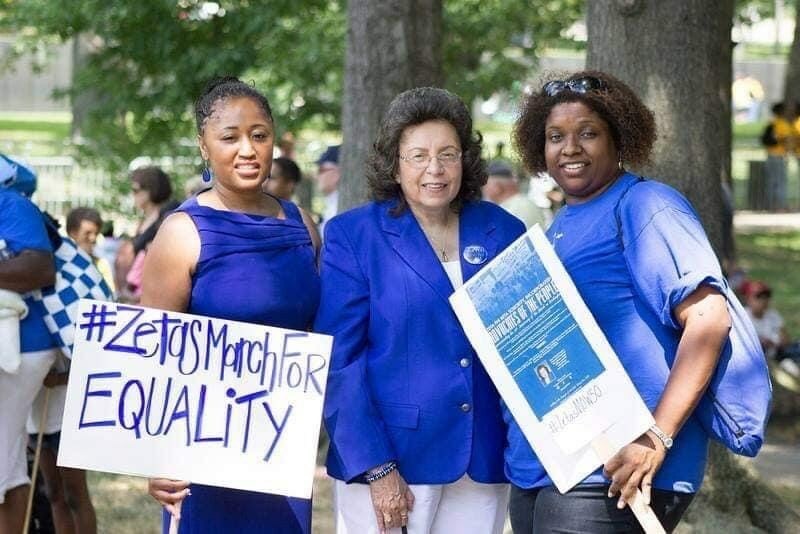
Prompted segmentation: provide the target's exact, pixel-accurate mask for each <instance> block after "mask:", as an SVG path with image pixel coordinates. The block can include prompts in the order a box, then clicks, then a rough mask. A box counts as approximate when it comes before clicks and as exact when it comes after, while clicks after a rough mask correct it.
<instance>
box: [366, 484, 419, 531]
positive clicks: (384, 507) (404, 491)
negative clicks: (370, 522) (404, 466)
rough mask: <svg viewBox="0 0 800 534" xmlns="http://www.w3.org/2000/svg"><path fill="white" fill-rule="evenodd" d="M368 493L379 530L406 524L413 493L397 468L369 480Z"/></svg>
mask: <svg viewBox="0 0 800 534" xmlns="http://www.w3.org/2000/svg"><path fill="white" fill-rule="evenodd" d="M369 493H370V496H371V497H372V507H373V509H374V510H375V519H376V520H377V521H378V531H379V532H381V533H384V532H386V531H387V530H389V529H390V528H399V527H404V526H406V525H408V512H410V511H411V510H412V509H413V508H414V494H413V493H412V492H411V489H410V488H409V487H408V484H406V481H405V480H403V477H401V476H400V472H399V471H398V470H396V469H395V470H394V471H392V472H391V473H389V474H388V475H386V476H385V477H383V478H380V479H378V480H376V481H374V482H370V484H369Z"/></svg>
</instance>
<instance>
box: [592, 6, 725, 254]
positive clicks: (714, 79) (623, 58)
mask: <svg viewBox="0 0 800 534" xmlns="http://www.w3.org/2000/svg"><path fill="white" fill-rule="evenodd" d="M732 20H733V2H732V1H731V0H723V1H720V2H706V1H704V0H663V1H660V2H646V1H644V0H613V1H610V2H597V1H595V2H589V3H588V12H587V26H588V37H589V45H588V52H587V60H586V61H587V66H589V67H592V68H597V69H600V70H605V71H608V72H610V73H612V74H614V75H616V76H618V77H619V78H621V79H622V80H624V81H625V82H627V83H628V84H629V85H631V87H633V88H634V90H635V91H636V92H637V93H638V94H639V95H641V97H642V98H643V99H644V101H645V102H646V103H647V105H648V106H649V107H650V108H651V109H652V110H653V112H654V113H655V115H656V122H657V124H658V141H657V143H656V146H655V150H654V154H653V164H652V166H651V167H650V168H647V169H635V170H636V171H639V172H644V173H648V174H651V175H653V176H656V177H658V178H659V179H661V180H664V181H665V182H667V183H669V184H671V185H673V186H674V187H676V188H677V189H679V190H681V191H682V192H683V193H684V194H686V196H687V197H688V198H689V200H690V201H691V202H692V203H693V204H694V206H695V208H696V209H697V210H698V212H699V213H700V216H701V218H702V219H703V223H704V224H705V227H706V231H707V232H708V235H709V237H710V238H711V241H712V243H713V244H714V246H715V248H717V250H718V249H719V245H720V243H721V236H722V226H721V217H720V214H721V213H722V199H721V191H720V182H721V181H722V180H725V181H728V179H729V175H730V158H731V151H730V143H731V125H730V85H731V67H730V65H731V61H732V58H731V42H730V32H731V24H732ZM623 157H624V155H623Z"/></svg>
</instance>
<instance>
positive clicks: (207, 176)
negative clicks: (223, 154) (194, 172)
mask: <svg viewBox="0 0 800 534" xmlns="http://www.w3.org/2000/svg"><path fill="white" fill-rule="evenodd" d="M205 163H206V166H205V167H204V168H203V174H202V176H203V181H204V182H205V183H209V182H210V181H211V180H213V179H214V172H213V171H212V170H211V167H210V166H209V165H208V161H206V162H205Z"/></svg>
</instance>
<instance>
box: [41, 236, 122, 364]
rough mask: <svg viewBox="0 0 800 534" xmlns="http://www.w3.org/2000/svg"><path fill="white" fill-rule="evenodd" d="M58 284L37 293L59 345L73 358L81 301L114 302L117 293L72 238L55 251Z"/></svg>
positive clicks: (46, 323)
mask: <svg viewBox="0 0 800 534" xmlns="http://www.w3.org/2000/svg"><path fill="white" fill-rule="evenodd" d="M54 257H55V264H56V283H55V285H53V286H50V287H46V288H42V290H41V291H38V292H36V293H34V299H36V301H37V303H39V304H41V306H42V308H43V310H44V323H45V326H46V327H47V329H48V331H49V332H50V334H51V335H52V336H53V340H54V341H55V343H56V345H57V346H58V347H59V348H61V351H62V352H63V353H64V355H65V356H66V357H67V358H72V346H73V344H74V342H75V326H74V323H75V321H76V320H77V315H78V303H79V300H80V299H84V298H86V299H94V300H112V298H113V296H114V295H113V293H112V291H111V288H110V287H108V284H106V281H105V280H104V279H103V275H102V274H100V271H98V270H97V267H95V266H94V263H93V262H92V258H91V257H90V256H89V255H88V254H87V253H86V252H84V251H83V250H81V249H80V247H78V246H77V245H76V244H75V242H74V241H73V240H72V239H70V238H69V237H63V236H62V237H61V245H59V246H58V248H57V249H56V251H55V252H54Z"/></svg>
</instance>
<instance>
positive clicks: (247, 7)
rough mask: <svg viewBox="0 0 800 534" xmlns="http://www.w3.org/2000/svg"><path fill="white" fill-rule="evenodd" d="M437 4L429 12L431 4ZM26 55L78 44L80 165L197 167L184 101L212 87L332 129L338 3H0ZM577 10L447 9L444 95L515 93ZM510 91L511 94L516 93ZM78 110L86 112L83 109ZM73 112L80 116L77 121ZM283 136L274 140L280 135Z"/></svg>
mask: <svg viewBox="0 0 800 534" xmlns="http://www.w3.org/2000/svg"><path fill="white" fill-rule="evenodd" d="M433 1H436V0H433ZM0 5H3V7H4V9H3V10H2V13H3V14H0V29H5V30H6V31H9V30H10V31H16V32H17V33H18V35H20V36H21V39H22V41H21V42H22V43H23V44H24V45H25V47H24V48H26V49H29V48H30V47H35V46H41V45H42V44H43V43H47V42H51V41H52V40H53V39H58V40H67V39H70V38H74V37H78V36H79V37H80V38H81V42H82V43H83V50H84V51H85V52H86V53H85V54H84V55H82V56H81V57H82V60H81V62H80V63H79V64H78V65H77V66H76V67H77V68H76V69H75V74H74V80H73V84H72V86H71V87H69V88H65V90H64V91H63V95H62V96H67V97H71V98H73V103H74V104H73V105H74V107H77V106H78V105H79V104H80V103H81V102H84V103H88V105H86V106H85V107H86V110H87V113H86V114H85V116H84V115H83V114H81V116H82V117H84V118H83V119H82V120H81V123H80V131H81V134H82V143H81V144H80V145H79V151H80V154H82V155H83V156H86V157H88V158H89V159H91V160H93V163H94V164H95V165H99V166H103V167H108V168H124V167H125V166H126V165H127V162H128V161H130V160H131V159H132V158H134V157H136V156H139V155H143V154H146V155H150V156H160V155H194V154H195V148H194V146H195V144H194V140H193V137H194V124H193V117H192V111H191V101H192V100H193V99H194V98H195V97H196V95H198V94H199V93H200V91H201V90H202V87H203V85H204V84H205V82H206V81H207V80H208V79H209V78H211V77H213V76H215V75H223V74H225V75H235V76H239V77H241V78H243V79H245V80H253V81H254V82H255V83H256V84H257V85H258V87H260V88H262V89H265V91H266V93H267V96H268V97H269V98H270V101H271V103H272V105H273V110H274V112H275V115H276V121H277V124H278V127H279V130H281V131H283V130H296V129H298V128H300V127H308V126H311V127H314V128H318V129H322V130H328V129H335V128H338V126H339V119H340V109H341V95H342V80H343V66H344V47H345V36H346V8H345V2H344V1H343V0H303V1H302V2H299V1H297V0H270V1H269V2H259V1H255V0H218V1H217V2H204V1H200V0H149V1H148V2H129V1H127V0H73V1H71V2H69V7H68V8H66V7H65V6H64V5H63V4H62V3H60V2H52V1H51V0H0ZM582 5H583V2H581V1H580V0H550V1H542V2H535V3H531V2H528V1H526V0H447V1H445V2H444V8H443V9H444V13H443V19H444V20H443V27H444V32H443V43H442V49H443V56H444V57H443V61H444V65H443V67H444V72H445V76H446V85H447V87H448V88H450V89H451V90H453V91H455V92H457V93H458V94H459V95H461V96H462V97H463V98H464V99H465V100H466V101H468V102H469V101H471V100H472V99H474V98H475V97H477V96H482V97H488V96H489V95H491V94H492V93H494V92H497V91H509V90H514V88H515V86H516V85H519V84H518V83H517V82H519V81H522V80H524V78H525V76H526V75H527V74H528V73H529V72H530V68H531V66H532V65H533V64H534V58H535V56H534V53H535V50H536V49H537V47H541V46H542V45H543V44H545V43H547V42H553V41H555V40H557V39H559V36H560V34H561V32H562V31H563V29H564V28H567V27H569V26H570V25H571V24H572V23H573V22H574V21H575V20H577V19H578V18H579V17H580V16H581V11H582ZM515 84H516V85H515ZM80 105H83V104H80ZM77 111H78V110H77V109H76V112H77ZM279 133H280V132H279Z"/></svg>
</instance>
